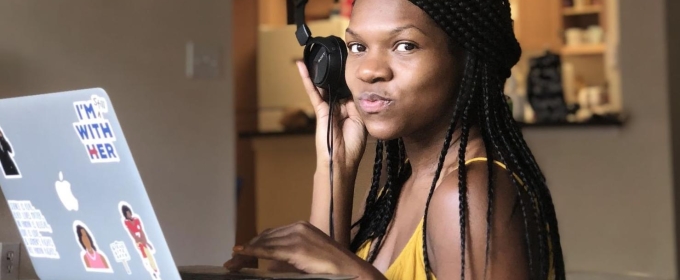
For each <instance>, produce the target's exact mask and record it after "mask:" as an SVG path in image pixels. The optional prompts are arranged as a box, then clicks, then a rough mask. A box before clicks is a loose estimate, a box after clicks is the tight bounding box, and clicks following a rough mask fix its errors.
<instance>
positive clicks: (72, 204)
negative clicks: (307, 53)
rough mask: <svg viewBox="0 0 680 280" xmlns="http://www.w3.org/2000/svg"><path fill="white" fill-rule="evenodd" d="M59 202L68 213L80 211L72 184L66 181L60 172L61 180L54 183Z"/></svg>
mask: <svg viewBox="0 0 680 280" xmlns="http://www.w3.org/2000/svg"><path fill="white" fill-rule="evenodd" d="M54 187H55V188H56V190H57V195H58V196H59V200H61V203H62V204H64V207H66V210H68V211H78V199H76V197H75V196H73V192H71V183H69V182H68V181H66V180H64V174H63V173H62V172H61V171H60V172H59V180H58V181H57V182H55V183H54Z"/></svg>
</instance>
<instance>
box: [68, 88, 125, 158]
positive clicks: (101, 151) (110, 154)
mask: <svg viewBox="0 0 680 280" xmlns="http://www.w3.org/2000/svg"><path fill="white" fill-rule="evenodd" d="M73 107H74V108H75V110H76V116H77V117H78V121H77V122H74V123H73V128H74V129H75V130H76V134H77V135H78V137H80V141H81V142H82V143H83V145H84V146H85V151H86V153H87V156H88V157H89V158H90V162H92V163H105V162H119V161H120V158H119V157H118V152H117V151H116V146H115V145H114V144H113V143H114V142H115V141H116V136H115V135H114V134H113V128H112V127H111V123H110V122H109V120H108V119H106V118H105V116H104V114H106V113H108V111H109V108H108V105H107V104H106V100H105V99H104V98H101V97H99V96H96V95H92V97H91V99H90V100H86V101H76V102H73Z"/></svg>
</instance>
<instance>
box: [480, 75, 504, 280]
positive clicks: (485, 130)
mask: <svg viewBox="0 0 680 280" xmlns="http://www.w3.org/2000/svg"><path fill="white" fill-rule="evenodd" d="M487 74H488V72H487V67H486V65H484V75H483V76H482V77H483V79H484V81H483V86H482V89H483V90H484V91H485V94H483V100H482V102H480V103H479V105H478V106H479V107H478V108H479V111H478V114H479V116H478V118H479V120H480V121H479V123H480V130H481V132H482V140H483V141H484V146H485V149H486V155H487V157H488V159H487V161H486V165H487V172H488V175H489V177H488V179H487V180H488V186H487V188H488V190H487V201H488V204H489V205H488V206H487V210H486V250H485V254H486V255H485V259H484V279H486V273H487V268H488V266H489V255H490V254H489V250H490V248H491V227H492V226H491V225H492V220H493V202H494V199H493V198H494V184H493V178H494V177H493V165H494V163H493V157H492V156H493V150H494V149H495V150H496V151H498V150H500V148H499V147H498V143H496V141H494V140H493V138H492V136H491V135H492V132H491V129H490V126H489V121H490V120H489V94H488V92H487V89H488V79H487V77H488V76H487ZM482 120H484V121H482ZM492 145H493V148H492Z"/></svg>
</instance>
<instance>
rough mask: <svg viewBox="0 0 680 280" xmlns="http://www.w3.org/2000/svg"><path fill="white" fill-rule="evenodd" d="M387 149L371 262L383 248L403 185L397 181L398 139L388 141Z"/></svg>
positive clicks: (370, 254)
mask: <svg viewBox="0 0 680 280" xmlns="http://www.w3.org/2000/svg"><path fill="white" fill-rule="evenodd" d="M385 149H386V151H387V153H386V157H387V182H385V188H384V189H383V192H382V194H381V195H380V197H379V198H378V199H379V200H380V201H381V203H380V205H379V208H377V209H376V212H377V217H376V219H375V222H376V224H375V225H374V227H373V228H374V229H375V237H376V238H377V241H376V243H375V244H374V245H375V246H374V247H373V249H372V250H371V251H370V253H369V257H368V261H369V262H373V261H375V258H376V257H377V255H378V254H377V252H379V251H380V248H382V244H383V240H384V236H385V233H386V232H387V228H388V226H389V224H390V221H391V220H392V217H393V216H394V212H395V211H394V210H395V208H396V204H397V199H398V198H399V194H400V193H401V186H402V185H403V184H401V183H400V182H398V181H397V179H398V178H399V176H398V174H397V172H398V171H399V170H398V167H399V165H400V158H399V145H398V139H394V140H389V141H387V143H386V145H385Z"/></svg>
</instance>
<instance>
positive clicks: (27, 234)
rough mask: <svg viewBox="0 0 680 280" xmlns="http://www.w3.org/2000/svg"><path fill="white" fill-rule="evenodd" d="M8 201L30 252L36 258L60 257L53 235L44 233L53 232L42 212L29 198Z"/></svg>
mask: <svg viewBox="0 0 680 280" xmlns="http://www.w3.org/2000/svg"><path fill="white" fill-rule="evenodd" d="M7 203H8V204H9V209H10V211H12V215H13V216H14V219H15V221H16V223H17V227H18V228H19V233H21V237H22V238H23V240H24V244H25V245H26V250H27V251H28V254H29V255H30V256H31V257H35V258H49V259H59V253H58V252H57V247H56V246H55V245H54V241H53V240H52V237H49V236H43V233H52V227H51V226H50V225H49V224H48V223H47V221H46V220H45V217H44V216H43V215H42V212H40V210H38V209H35V207H33V204H32V203H31V202H30V201H28V200H8V201H7Z"/></svg>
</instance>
